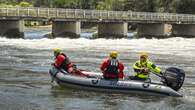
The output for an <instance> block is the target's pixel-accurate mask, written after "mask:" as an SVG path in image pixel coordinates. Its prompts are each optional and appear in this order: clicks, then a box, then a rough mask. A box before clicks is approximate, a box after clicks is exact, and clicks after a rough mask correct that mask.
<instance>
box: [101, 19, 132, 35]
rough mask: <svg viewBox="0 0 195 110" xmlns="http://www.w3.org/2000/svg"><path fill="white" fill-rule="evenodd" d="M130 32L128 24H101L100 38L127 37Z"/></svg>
mask: <svg viewBox="0 0 195 110" xmlns="http://www.w3.org/2000/svg"><path fill="white" fill-rule="evenodd" d="M127 32H128V23H126V22H124V23H99V24H98V36H100V37H106V38H110V37H117V38H118V37H119V38H120V37H126V36H127Z"/></svg>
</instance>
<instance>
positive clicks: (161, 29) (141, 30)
mask: <svg viewBox="0 0 195 110" xmlns="http://www.w3.org/2000/svg"><path fill="white" fill-rule="evenodd" d="M137 30H138V37H146V38H152V37H156V38H165V37H167V36H169V34H170V32H171V25H168V24H162V23H143V24H138V27H137Z"/></svg>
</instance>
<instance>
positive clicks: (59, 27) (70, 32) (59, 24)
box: [52, 21, 81, 38]
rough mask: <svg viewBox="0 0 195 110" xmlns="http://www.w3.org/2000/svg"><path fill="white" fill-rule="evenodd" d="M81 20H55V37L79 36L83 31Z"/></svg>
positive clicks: (53, 25) (53, 30)
mask: <svg viewBox="0 0 195 110" xmlns="http://www.w3.org/2000/svg"><path fill="white" fill-rule="evenodd" d="M80 27H81V24H80V21H53V24H52V35H53V37H70V38H78V37H80V33H81V28H80Z"/></svg>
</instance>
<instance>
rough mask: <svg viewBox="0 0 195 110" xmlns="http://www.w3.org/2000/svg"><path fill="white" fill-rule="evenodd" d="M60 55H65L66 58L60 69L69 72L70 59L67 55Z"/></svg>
mask: <svg viewBox="0 0 195 110" xmlns="http://www.w3.org/2000/svg"><path fill="white" fill-rule="evenodd" d="M60 55H63V56H64V57H65V60H64V61H63V63H62V64H61V65H60V68H62V69H64V70H65V71H68V68H69V65H70V64H71V62H70V60H69V58H68V57H67V56H66V54H64V53H61V54H60Z"/></svg>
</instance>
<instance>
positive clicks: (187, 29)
mask: <svg viewBox="0 0 195 110" xmlns="http://www.w3.org/2000/svg"><path fill="white" fill-rule="evenodd" d="M172 34H173V35H174V36H177V37H195V24H172Z"/></svg>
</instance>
